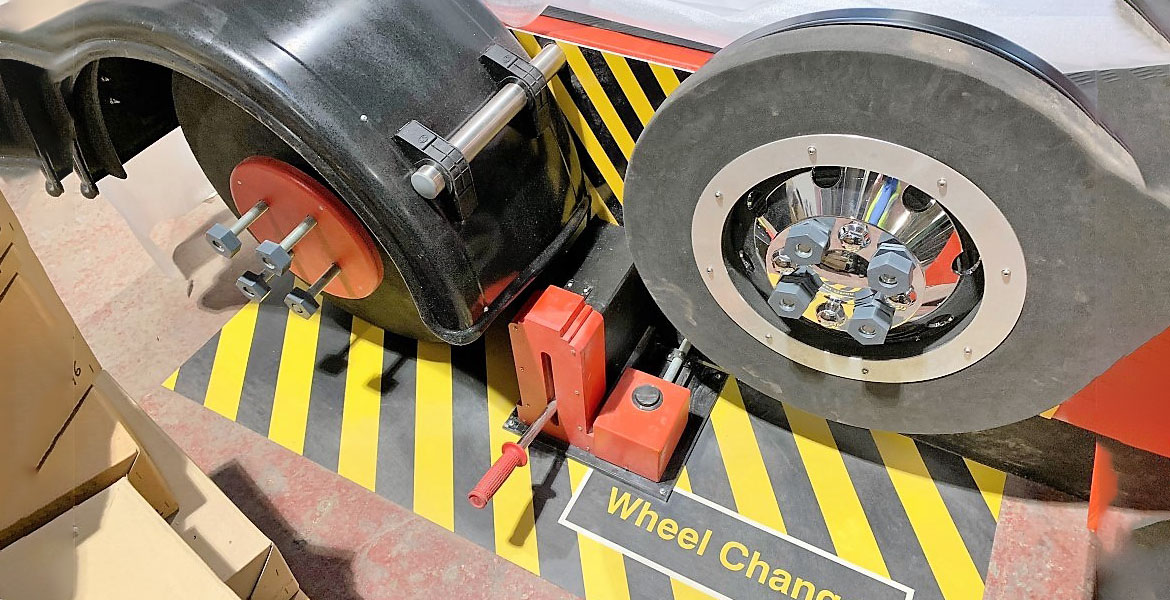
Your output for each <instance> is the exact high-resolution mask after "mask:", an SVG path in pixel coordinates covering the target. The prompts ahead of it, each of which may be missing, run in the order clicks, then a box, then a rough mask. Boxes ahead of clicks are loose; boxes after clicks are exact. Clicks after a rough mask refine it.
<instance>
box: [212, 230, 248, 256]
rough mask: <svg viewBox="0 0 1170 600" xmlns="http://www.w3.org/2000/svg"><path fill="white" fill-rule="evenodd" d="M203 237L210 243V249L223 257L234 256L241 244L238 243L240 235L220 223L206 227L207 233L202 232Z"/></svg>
mask: <svg viewBox="0 0 1170 600" xmlns="http://www.w3.org/2000/svg"><path fill="white" fill-rule="evenodd" d="M203 237H204V239H206V240H207V243H208V244H211V247H212V249H214V250H215V251H216V252H217V253H219V255H220V256H223V257H225V258H231V257H233V256H235V255H236V253H237V252H239V251H240V247H241V246H243V244H242V243H240V237H239V236H237V235H236V234H234V233H232V230H231V229H228V228H227V227H224V226H223V225H222V224H220V223H216V224H215V225H212V226H211V229H208V230H207V233H205V234H203Z"/></svg>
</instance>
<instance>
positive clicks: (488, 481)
mask: <svg viewBox="0 0 1170 600" xmlns="http://www.w3.org/2000/svg"><path fill="white" fill-rule="evenodd" d="M526 464H528V453H527V452H525V451H524V448H523V447H521V446H520V445H519V444H516V443H514V442H504V445H503V447H501V448H500V457H499V458H497V459H496V462H494V463H492V466H491V468H490V469H488V470H487V473H484V474H483V478H481V479H480V480H479V483H477V484H475V487H474V488H471V493H469V494H467V501H468V502H470V503H471V505H472V506H474V507H476V508H483V507H485V506H487V503H488V500H491V499H492V496H495V495H496V492H498V491H499V490H500V487H502V486H503V485H504V482H505V481H507V480H508V476H510V475H511V474H512V471H514V470H515V469H516V467H522V466H524V465H526Z"/></svg>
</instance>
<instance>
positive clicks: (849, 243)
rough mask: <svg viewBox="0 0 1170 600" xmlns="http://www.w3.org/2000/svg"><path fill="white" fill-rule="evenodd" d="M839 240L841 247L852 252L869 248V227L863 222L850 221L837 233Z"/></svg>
mask: <svg viewBox="0 0 1170 600" xmlns="http://www.w3.org/2000/svg"><path fill="white" fill-rule="evenodd" d="M837 239H838V240H840V242H841V247H842V248H845V249H846V250H848V251H850V252H857V251H858V250H861V249H862V248H865V247H866V246H869V241H870V239H869V226H868V225H866V224H865V223H862V222H861V221H850V222H848V223H846V224H844V225H842V226H841V229H840V230H839V231H837Z"/></svg>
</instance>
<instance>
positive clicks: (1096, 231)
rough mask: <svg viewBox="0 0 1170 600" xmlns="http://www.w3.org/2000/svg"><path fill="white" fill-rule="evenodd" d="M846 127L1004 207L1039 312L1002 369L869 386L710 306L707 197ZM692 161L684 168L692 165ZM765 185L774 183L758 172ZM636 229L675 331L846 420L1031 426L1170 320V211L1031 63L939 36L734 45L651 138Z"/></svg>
mask: <svg viewBox="0 0 1170 600" xmlns="http://www.w3.org/2000/svg"><path fill="white" fill-rule="evenodd" d="M811 134H853V135H860V136H866V137H870V138H876V139H880V140H885V141H888V142H892V143H895V144H899V145H902V146H905V147H908V148H912V149H914V150H917V151H919V152H921V153H923V154H926V155H928V156H931V157H933V158H935V159H937V160H939V161H941V162H943V163H945V164H947V165H948V166H950V167H952V168H954V169H955V170H957V171H959V172H960V173H962V174H964V175H965V176H966V177H967V178H968V179H970V180H971V181H972V182H974V183H975V184H976V185H978V186H979V187H980V188H981V189H982V190H983V191H984V192H985V193H986V194H987V196H988V197H990V198H991V199H992V200H993V201H994V202H995V203H996V205H997V206H998V208H999V209H1000V211H1002V213H1003V214H1004V215H1005V216H1006V218H1007V220H1008V222H1009V223H1010V224H1011V226H1012V228H1013V229H1014V230H1015V232H1016V235H1017V237H1018V238H1019V241H1020V244H1021V245H1022V246H1023V251H1024V255H1025V260H1026V262H1027V271H1028V273H1027V277H1028V281H1027V294H1028V296H1027V300H1026V302H1025V306H1024V309H1023V314H1022V315H1021V317H1020V319H1019V321H1018V322H1017V324H1016V327H1015V329H1014V331H1013V332H1012V334H1011V335H1010V336H1009V337H1008V338H1007V340H1005V341H1004V342H1003V343H1002V344H1001V345H1000V346H999V347H998V348H997V349H996V350H995V351H993V352H992V353H991V354H990V355H989V356H987V357H985V358H983V359H982V360H981V361H979V362H977V363H976V364H974V365H972V366H970V367H968V368H966V369H964V370H961V371H958V372H956V373H953V374H951V375H948V376H945V377H942V378H939V379H935V380H931V381H923V382H916V383H904V384H875V383H865V382H862V381H856V380H852V379H846V378H841V377H836V376H832V375H828V374H825V373H821V372H819V371H816V370H813V369H810V368H807V367H804V366H801V365H799V364H797V363H794V362H792V361H790V360H788V359H787V358H784V357H783V356H781V355H779V354H777V353H775V352H773V351H771V350H770V349H768V348H767V347H765V346H764V345H763V344H761V343H760V342H758V341H756V339H754V338H753V337H751V336H750V335H748V334H747V333H746V332H744V331H743V330H742V329H741V328H740V327H739V326H738V325H737V324H736V323H735V322H734V321H732V320H731V318H730V317H728V316H727V315H726V314H725V313H724V312H723V310H722V309H721V308H720V307H719V305H718V304H716V302H715V300H714V298H713V297H712V296H711V295H710V293H709V292H708V290H707V287H706V286H705V285H704V283H703V281H702V279H701V277H700V273H699V270H698V268H697V267H696V264H695V257H694V256H693V255H692V251H691V225H692V214H693V212H694V208H695V205H696V203H697V200H698V198H699V196H700V193H701V192H702V190H703V189H704V188H705V186H706V185H707V183H708V182H709V181H710V180H711V178H712V177H713V176H714V175H715V173H716V172H718V171H719V169H721V168H722V167H723V166H724V165H726V164H727V163H728V162H730V161H731V160H733V159H734V158H736V157H738V156H740V155H741V154H743V153H744V152H746V151H748V150H750V149H753V148H756V147H758V146H760V145H762V144H765V143H768V142H772V141H775V140H780V139H786V138H790V137H794V136H800V135H811ZM680 157H686V158H685V161H686V163H685V167H684V168H680V167H679V162H680ZM767 175H771V174H761V177H760V179H761V180H762V179H764V177H766V176H767ZM626 190H627V191H626V202H625V207H624V210H625V214H626V228H627V231H628V235H629V239H630V247H631V249H632V251H633V255H634V260H635V263H636V265H637V268H638V271H639V273H641V275H642V277H643V279H644V281H645V282H646V285H647V287H648V288H649V290H650V292H651V294H652V295H653V297H654V298H655V300H656V301H657V302H658V304H659V306H660V307H661V308H662V310H663V312H664V313H665V314H666V315H667V316H668V317H669V318H670V320H671V321H672V322H673V324H674V325H675V326H676V327H677V328H678V329H679V330H680V331H681V332H682V333H683V334H684V335H686V336H687V337H688V338H689V339H690V340H691V341H692V342H693V343H694V345H695V347H696V348H698V349H699V350H701V351H702V352H703V353H705V354H706V355H707V356H709V357H710V358H711V359H713V360H714V361H715V362H716V363H718V364H720V365H722V366H724V367H725V368H727V369H728V370H729V371H730V372H731V373H732V374H734V375H735V376H736V377H738V378H739V379H740V380H742V381H743V382H744V383H746V384H748V385H750V386H751V387H753V388H756V389H758V390H759V391H761V392H764V393H765V394H768V395H770V396H772V397H774V398H777V399H780V400H783V401H785V402H787V403H790V404H793V405H795V406H797V407H801V408H804V409H806V410H810V411H813V412H816V413H819V414H821V415H824V416H826V417H829V418H832V419H835V420H838V421H842V422H845V423H849V424H852V425H857V426H862V427H870V428H876V429H885V430H894V431H902V432H908V433H953V432H962V431H974V430H981V429H987V428H991V427H994V426H998V425H1003V424H1007V423H1011V422H1014V421H1018V420H1021V419H1024V418H1027V417H1031V416H1034V415H1036V414H1038V413H1040V412H1042V411H1043V410H1045V409H1047V408H1050V407H1052V406H1054V405H1056V404H1058V403H1060V402H1062V401H1064V400H1065V399H1067V398H1069V397H1070V396H1071V395H1073V394H1074V393H1076V392H1077V391H1078V390H1080V389H1082V388H1083V387H1084V386H1085V385H1086V384H1088V383H1089V381H1090V380H1092V379H1093V378H1094V377H1096V376H1097V375H1099V374H1101V373H1102V372H1104V371H1105V370H1106V369H1108V368H1109V367H1110V366H1111V365H1112V364H1113V363H1114V362H1115V361H1117V360H1118V359H1119V358H1121V357H1122V356H1124V355H1125V354H1127V353H1129V352H1132V351H1133V350H1134V349H1136V348H1137V347H1138V346H1140V345H1141V344H1143V343H1145V342H1146V341H1147V340H1149V338H1150V337H1151V336H1152V335H1154V334H1156V333H1158V332H1160V331H1162V330H1163V329H1164V328H1166V327H1167V325H1170V303H1167V302H1164V301H1161V300H1152V299H1153V298H1164V297H1165V295H1166V288H1167V287H1168V285H1167V282H1168V281H1170V262H1168V261H1164V260H1148V261H1141V262H1140V263H1137V261H1138V260H1139V259H1140V258H1141V257H1145V256H1157V255H1160V254H1161V255H1164V251H1165V246H1166V243H1165V240H1166V239H1167V235H1168V233H1170V211H1168V210H1167V207H1166V206H1165V205H1163V204H1162V203H1160V202H1159V201H1157V200H1156V199H1155V198H1154V197H1153V196H1152V195H1151V194H1150V193H1149V192H1148V191H1147V190H1146V189H1145V187H1144V185H1143V184H1142V183H1141V178H1140V175H1138V174H1137V170H1136V168H1135V167H1134V166H1133V162H1132V159H1131V158H1130V156H1129V155H1128V154H1127V153H1126V152H1125V151H1124V148H1123V146H1121V145H1120V144H1119V143H1117V141H1116V140H1114V139H1113V138H1112V137H1110V135H1109V134H1108V133H1107V132H1106V131H1105V130H1104V129H1102V128H1101V127H1100V126H1099V125H1097V124H1096V123H1095V122H1094V120H1093V119H1092V118H1090V116H1089V115H1087V114H1086V113H1085V112H1084V111H1083V110H1082V109H1081V108H1079V107H1078V106H1077V105H1076V104H1075V103H1074V102H1072V101H1071V100H1070V99H1069V98H1068V97H1067V96H1065V95H1063V94H1061V93H1060V92H1059V91H1058V90H1057V89H1056V88H1055V87H1053V86H1052V85H1051V84H1050V83H1048V82H1045V81H1044V80H1042V79H1040V78H1039V77H1037V76H1036V75H1035V74H1034V73H1033V72H1031V71H1029V70H1026V69H1024V68H1022V67H1021V65H1020V64H1018V63H1015V62H1013V61H1010V60H1008V59H1005V58H1002V57H1000V56H997V55H995V54H993V53H991V52H988V51H985V50H982V49H978V48H976V47H974V46H971V45H968V44H966V43H963V42H961V41H956V40H954V39H950V38H948V37H944V36H942V35H938V34H935V33H926V32H923V31H915V30H910V29H905V28H898V27H887V26H880V25H873V24H850V25H844V24H841V25H824V26H817V27H809V28H804V29H798V30H792V31H786V32H782V33H775V34H771V35H764V36H763V37H759V38H757V39H749V40H746V41H741V42H737V43H736V44H735V45H734V46H733V47H730V48H728V49H727V50H725V51H723V52H720V53H718V54H716V56H715V57H714V58H713V59H712V60H711V61H710V62H709V63H708V64H706V65H705V66H704V67H703V68H702V69H700V70H699V72H698V73H696V74H695V75H694V76H692V77H690V78H689V79H687V80H686V81H685V82H684V83H683V85H682V86H680V87H679V89H678V90H676V91H675V93H674V94H672V95H671V96H670V98H669V99H668V100H667V101H666V103H665V104H664V105H663V106H662V107H661V109H660V110H659V111H658V112H657V113H656V115H655V117H654V119H653V121H652V122H651V123H650V124H649V126H648V127H647V128H646V130H645V132H644V133H643V134H642V136H641V137H640V139H639V140H638V144H637V146H636V149H635V152H634V155H633V158H632V160H631V162H630V167H629V172H628V174H627V179H626Z"/></svg>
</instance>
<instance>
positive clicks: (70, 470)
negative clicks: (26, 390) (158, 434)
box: [0, 395, 178, 548]
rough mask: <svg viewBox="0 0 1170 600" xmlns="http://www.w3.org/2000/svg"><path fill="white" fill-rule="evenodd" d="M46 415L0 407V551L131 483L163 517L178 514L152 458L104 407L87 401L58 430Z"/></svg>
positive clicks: (1, 404)
mask: <svg viewBox="0 0 1170 600" xmlns="http://www.w3.org/2000/svg"><path fill="white" fill-rule="evenodd" d="M42 417H43V413H42V412H41V411H38V410H31V409H30V407H29V406H26V405H14V404H13V403H12V402H11V401H4V402H0V436H3V438H4V439H6V440H13V442H12V443H6V444H5V446H6V448H7V450H8V451H7V452H6V453H5V456H4V458H3V460H0V481H2V482H4V483H3V485H4V493H3V494H0V548H3V547H5V546H7V545H8V544H10V543H12V542H13V541H15V540H16V539H18V538H20V537H21V536H23V535H25V534H27V533H29V532H31V531H33V530H34V529H36V528H37V527H40V526H41V525H44V524H45V523H48V522H49V521H51V520H53V519H55V518H56V517H57V516H59V515H61V514H62V513H64V512H65V511H67V510H69V509H70V508H72V507H73V506H75V505H77V504H80V503H81V502H83V501H85V500H86V499H87V498H89V497H91V496H93V495H94V494H96V493H98V492H100V491H102V490H103V489H105V488H106V487H109V486H110V485H112V484H113V483H114V482H115V481H118V480H119V479H121V478H123V477H128V478H129V479H130V481H131V482H132V484H133V485H134V486H135V487H137V488H138V489H139V492H140V493H141V494H142V495H143V496H144V497H145V498H146V499H147V500H148V501H149V504H150V505H151V506H152V507H153V508H154V509H155V511H156V512H157V513H158V514H159V515H160V516H162V517H169V516H171V515H173V514H174V513H175V511H177V510H178V504H177V503H176V501H175V499H174V496H173V495H172V494H171V493H170V490H169V489H167V486H166V485H165V484H164V483H163V481H162V477H161V475H160V474H159V472H158V470H157V469H156V468H155V466H154V465H153V464H152V463H151V461H150V459H149V458H148V457H147V456H145V455H144V454H143V453H141V452H140V451H139V448H138V444H137V443H135V442H134V438H132V437H131V436H130V434H129V432H127V431H126V428H125V427H123V426H122V424H121V423H119V422H118V419H117V418H116V417H115V416H114V414H113V413H111V412H110V410H109V409H108V408H107V407H106V405H105V404H103V403H102V402H99V401H97V400H94V399H91V398H90V397H89V396H88V395H87V396H84V397H83V398H82V400H81V402H79V403H78V405H77V407H76V408H75V409H74V410H73V412H72V413H71V414H69V415H68V416H67V417H66V418H65V419H63V420H62V422H61V423H59V424H58V425H57V429H58V431H56V432H50V431H49V430H48V429H44V428H43V427H45V423H43V421H44V419H43V418H42Z"/></svg>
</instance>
